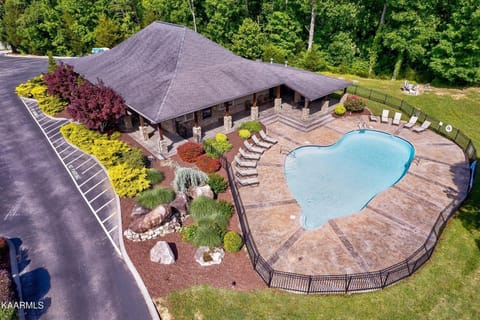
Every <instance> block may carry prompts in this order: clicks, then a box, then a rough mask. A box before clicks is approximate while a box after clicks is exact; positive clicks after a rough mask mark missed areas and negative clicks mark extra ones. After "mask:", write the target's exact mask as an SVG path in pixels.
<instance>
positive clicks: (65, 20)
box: [0, 0, 480, 86]
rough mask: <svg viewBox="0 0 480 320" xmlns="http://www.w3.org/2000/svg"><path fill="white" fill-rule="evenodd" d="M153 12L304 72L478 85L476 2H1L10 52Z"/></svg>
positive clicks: (102, 36)
mask: <svg viewBox="0 0 480 320" xmlns="http://www.w3.org/2000/svg"><path fill="white" fill-rule="evenodd" d="M156 20H160V21H165V22H171V23H175V24H180V25H185V26H188V27H189V28H192V29H193V30H196V31H197V32H199V33H200V34H202V35H204V36H206V37H208V38H209V39H211V40H213V41H215V42H217V43H219V44H220V45H222V46H224V47H226V48H228V49H230V50H232V51H233V52H235V53H237V54H239V55H241V56H243V57H245V58H249V59H262V60H263V61H267V62H269V61H273V62H276V63H285V62H286V61H288V64H289V65H294V66H297V67H300V68H304V69H308V70H311V71H325V70H327V71H331V72H337V73H353V74H357V75H360V76H368V77H378V78H389V79H390V78H391V79H398V78H407V79H409V80H414V81H417V82H432V83H433V84H444V85H455V86H468V85H478V84H480V1H478V0H457V1H450V0H423V1H418V0H415V1H414V0H361V1H360V0H350V1H345V0H337V1H335V0H323V1H320V0H268V1H262V0H205V1H195V0H97V1H92V0H0V42H2V43H4V44H8V45H9V46H10V47H11V49H12V51H14V52H19V53H25V54H37V55H45V54H47V53H51V54H53V55H58V56H78V55H84V54H88V53H90V52H91V49H92V48H93V47H109V48H112V47H114V46H115V45H116V44H118V43H120V42H121V41H123V40H125V39H126V38H128V37H130V36H131V35H133V34H134V33H136V32H137V31H139V30H140V29H142V28H143V27H145V26H147V25H148V24H150V23H152V22H153V21H156Z"/></svg>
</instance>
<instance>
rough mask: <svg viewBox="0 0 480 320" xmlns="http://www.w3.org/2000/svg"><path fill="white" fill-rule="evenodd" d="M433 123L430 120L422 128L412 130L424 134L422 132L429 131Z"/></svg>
mask: <svg viewBox="0 0 480 320" xmlns="http://www.w3.org/2000/svg"><path fill="white" fill-rule="evenodd" d="M431 124H432V123H431V122H430V121H428V120H425V121H423V123H422V125H421V126H416V127H415V128H413V129H412V130H413V131H415V132H418V133H420V132H422V131H425V130H427V129H428V127H430V125H431Z"/></svg>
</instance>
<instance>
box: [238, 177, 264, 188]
mask: <svg viewBox="0 0 480 320" xmlns="http://www.w3.org/2000/svg"><path fill="white" fill-rule="evenodd" d="M235 181H236V182H237V183H238V184H240V185H241V186H253V185H258V184H260V181H258V179H257V178H240V177H235Z"/></svg>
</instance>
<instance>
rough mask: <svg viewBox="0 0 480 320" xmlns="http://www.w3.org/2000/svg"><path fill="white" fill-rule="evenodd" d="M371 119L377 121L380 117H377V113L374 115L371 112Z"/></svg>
mask: <svg viewBox="0 0 480 320" xmlns="http://www.w3.org/2000/svg"><path fill="white" fill-rule="evenodd" d="M370 121H375V122H377V121H378V117H377V116H376V115H374V114H371V115H370Z"/></svg>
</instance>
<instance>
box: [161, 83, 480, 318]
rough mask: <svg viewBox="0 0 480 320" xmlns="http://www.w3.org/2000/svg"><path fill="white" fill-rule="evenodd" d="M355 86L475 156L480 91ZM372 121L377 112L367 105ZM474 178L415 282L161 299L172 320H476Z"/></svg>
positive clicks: (478, 226) (478, 224) (478, 199)
mask: <svg viewBox="0 0 480 320" xmlns="http://www.w3.org/2000/svg"><path fill="white" fill-rule="evenodd" d="M342 76H343V77H344V78H347V79H357V80H359V85H360V86H364V87H369V88H372V89H375V90H378V91H382V92H385V93H387V94H390V95H392V96H397V97H399V98H403V99H405V100H406V101H408V102H409V103H410V104H412V105H414V106H416V107H418V108H420V109H422V110H423V111H425V112H427V113H429V114H431V115H432V116H434V117H436V118H438V119H439V120H442V121H444V122H445V123H450V124H452V125H453V126H455V127H458V128H460V129H461V130H462V131H463V132H464V133H465V134H467V135H468V136H469V137H470V138H472V140H473V142H474V144H475V146H476V147H477V149H480V129H479V128H478V124H480V88H469V89H465V90H459V89H435V88H433V89H432V90H431V91H428V92H425V93H424V94H423V95H420V96H407V95H404V94H403V93H402V92H401V90H400V88H401V87H402V85H403V81H388V80H371V79H361V78H358V77H353V76H352V77H349V76H347V75H342ZM369 106H370V108H372V109H373V111H374V112H375V113H377V114H378V111H380V110H381V109H382V108H383V106H381V105H379V104H371V105H369ZM479 292H480V174H478V173H477V176H476V185H475V188H474V190H473V192H472V193H471V194H470V196H469V198H468V199H467V201H466V202H465V204H464V205H463V207H462V208H461V209H460V210H459V212H458V213H457V214H456V216H455V217H454V218H453V219H452V220H451V221H450V222H449V224H448V225H447V228H446V229H445V231H444V233H443V235H442V238H441V240H440V242H439V244H438V245H437V248H436V249H435V251H434V254H433V256H432V258H431V260H430V261H429V262H427V263H426V264H425V265H424V266H423V267H422V268H421V269H420V270H419V271H418V272H417V273H416V274H414V275H413V276H412V277H410V278H407V279H406V280H404V281H402V282H400V283H398V284H396V285H394V286H392V287H390V288H387V289H385V290H383V291H376V292H372V293H363V294H352V295H330V296H325V295H311V296H307V295H300V294H291V293H287V292H283V291H278V290H272V289H264V290H260V291H255V292H238V291H233V290H219V289H214V288H211V287H206V286H200V287H193V288H190V289H188V290H182V291H177V292H174V293H172V294H170V295H169V296H168V297H167V299H166V302H165V304H166V306H167V307H168V309H169V312H170V313H171V314H172V315H173V317H174V319H478V315H479V314H480V303H478V301H479V300H478V299H479Z"/></svg>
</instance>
